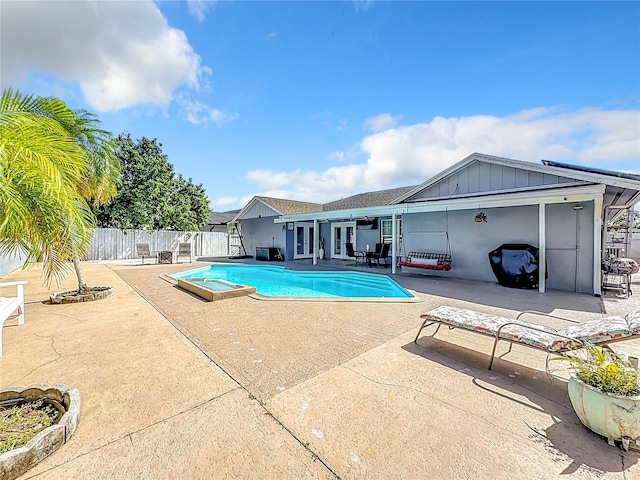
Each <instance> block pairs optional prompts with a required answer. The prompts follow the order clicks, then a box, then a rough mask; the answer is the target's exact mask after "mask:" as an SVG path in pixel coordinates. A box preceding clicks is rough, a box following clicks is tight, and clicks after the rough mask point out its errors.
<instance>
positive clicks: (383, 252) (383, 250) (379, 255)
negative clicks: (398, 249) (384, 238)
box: [371, 243, 391, 267]
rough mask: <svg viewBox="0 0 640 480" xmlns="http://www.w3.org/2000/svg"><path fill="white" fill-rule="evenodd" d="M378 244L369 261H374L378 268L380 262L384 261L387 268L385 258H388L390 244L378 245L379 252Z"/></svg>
mask: <svg viewBox="0 0 640 480" xmlns="http://www.w3.org/2000/svg"><path fill="white" fill-rule="evenodd" d="M378 245H380V244H379V243H377V244H376V251H375V252H373V254H372V255H371V260H375V261H376V263H377V264H378V266H380V260H384V266H385V267H386V266H387V258H389V248H390V247H391V244H390V243H383V244H382V245H380V250H378V248H377V247H378Z"/></svg>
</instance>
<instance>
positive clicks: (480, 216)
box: [473, 212, 487, 223]
mask: <svg viewBox="0 0 640 480" xmlns="http://www.w3.org/2000/svg"><path fill="white" fill-rule="evenodd" d="M473 221H474V222H476V223H482V222H484V223H487V215H486V214H485V213H484V212H478V213H476V218H474V219H473Z"/></svg>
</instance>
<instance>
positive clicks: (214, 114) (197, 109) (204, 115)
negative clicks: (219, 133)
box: [179, 98, 238, 125]
mask: <svg viewBox="0 0 640 480" xmlns="http://www.w3.org/2000/svg"><path fill="white" fill-rule="evenodd" d="M179 103H180V105H181V107H182V108H183V110H184V113H185V117H186V119H187V121H188V122H190V123H192V124H194V125H198V124H203V123H209V122H214V123H215V124H217V125H221V124H223V123H227V122H231V121H233V120H235V119H236V118H238V115H236V114H228V113H224V112H221V111H220V110H218V109H217V108H211V107H209V106H208V105H205V104H204V103H202V102H200V101H198V100H191V99H187V98H182V99H180V101H179Z"/></svg>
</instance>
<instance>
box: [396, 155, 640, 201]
mask: <svg viewBox="0 0 640 480" xmlns="http://www.w3.org/2000/svg"><path fill="white" fill-rule="evenodd" d="M475 161H484V162H487V163H493V164H496V165H503V166H506V167H513V168H519V169H524V170H529V171H531V172H536V173H546V174H548V175H558V176H559V177H566V178H573V179H576V180H581V181H584V182H590V183H604V184H606V185H611V186H614V187H624V188H629V189H631V190H640V182H638V181H635V180H630V179H626V178H618V177H612V176H610V175H599V174H595V173H589V172H582V171H579V170H571V169H567V168H560V167H552V166H550V165H544V164H537V163H533V162H527V161H524V160H514V159H512V158H505V157H495V156H493V155H485V154H483V153H477V152H476V153H473V154H471V155H469V156H468V157H467V158H465V159H464V160H462V161H460V162H458V163H456V164H455V165H452V166H451V167H449V168H447V169H446V170H443V171H442V172H440V173H439V174H438V175H436V176H434V177H432V178H430V179H429V180H427V181H426V182H424V183H422V184H421V185H418V186H417V187H416V188H414V189H412V190H411V191H409V192H407V193H405V194H404V195H402V196H401V197H399V198H397V199H395V200H394V201H393V202H392V203H393V204H398V203H400V202H402V201H404V200H406V199H407V198H410V197H412V196H413V195H415V194H416V193H419V192H420V191H421V190H424V189H426V188H429V187H430V186H431V185H434V184H435V183H437V182H439V181H440V180H442V179H443V178H445V177H448V176H449V175H451V174H452V173H454V172H456V171H458V170H460V169H462V168H464V167H466V166H467V165H469V164H471V163H473V162H475Z"/></svg>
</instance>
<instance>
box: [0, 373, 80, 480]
mask: <svg viewBox="0 0 640 480" xmlns="http://www.w3.org/2000/svg"><path fill="white" fill-rule="evenodd" d="M18 398H23V399H25V400H26V401H32V400H39V399H50V400H55V401H56V402H58V403H60V404H61V405H62V406H63V407H64V410H65V413H64V415H62V417H61V418H60V420H59V421H58V423H56V424H55V425H51V426H50V427H47V428H45V429H44V430H42V431H41V432H40V433H38V434H37V435H36V436H35V437H33V438H32V439H31V440H29V442H28V443H27V444H26V445H25V446H23V447H20V448H16V449H14V450H10V451H9V452H6V453H3V454H2V455H0V478H2V479H3V480H13V479H14V478H18V477H19V476H20V475H22V474H23V473H25V472H26V471H27V470H29V469H30V468H31V467H33V466H34V465H36V464H38V463H39V462H41V461H42V460H44V459H45V458H47V457H48V456H49V455H51V454H52V453H53V452H55V451H56V450H57V449H58V448H60V447H61V446H62V445H63V444H64V443H66V441H67V440H68V439H69V438H70V437H71V435H73V434H74V432H75V431H76V428H77V427H78V421H79V420H80V392H79V391H78V390H77V389H75V388H69V387H67V386H66V385H60V384H56V385H43V384H37V385H31V386H29V387H9V388H4V389H2V390H0V401H4V400H13V399H18Z"/></svg>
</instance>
